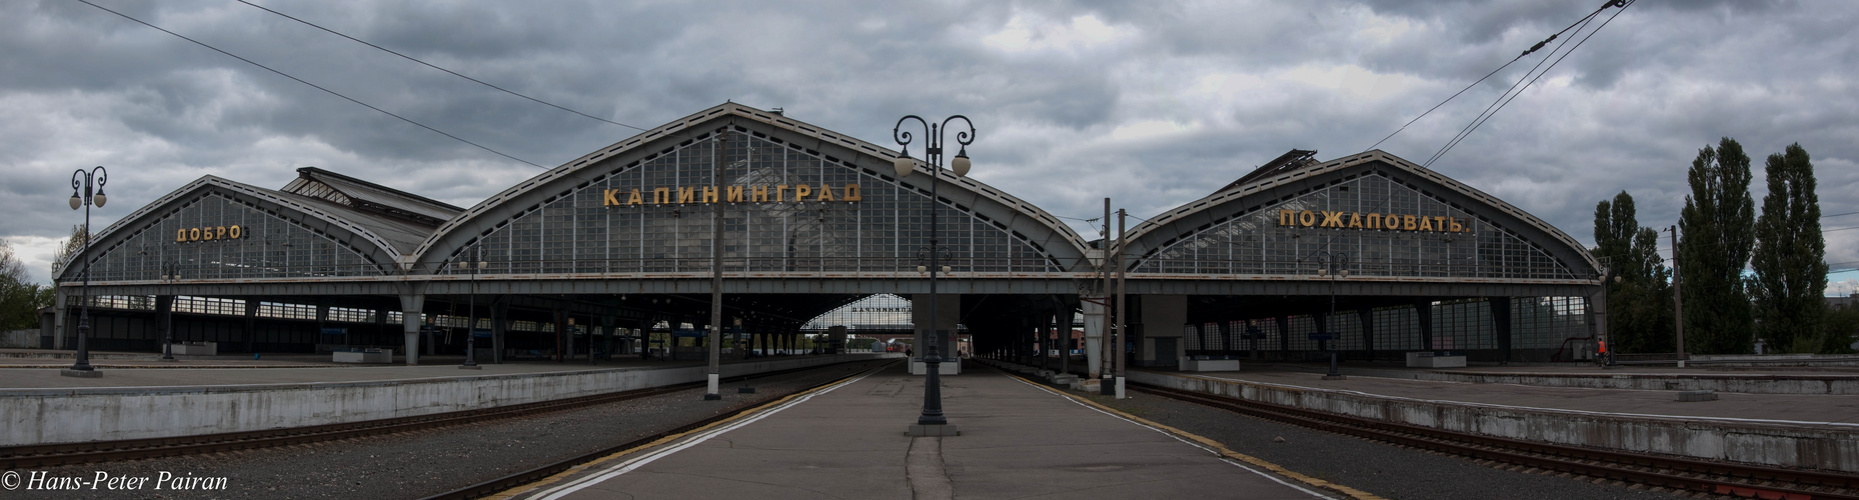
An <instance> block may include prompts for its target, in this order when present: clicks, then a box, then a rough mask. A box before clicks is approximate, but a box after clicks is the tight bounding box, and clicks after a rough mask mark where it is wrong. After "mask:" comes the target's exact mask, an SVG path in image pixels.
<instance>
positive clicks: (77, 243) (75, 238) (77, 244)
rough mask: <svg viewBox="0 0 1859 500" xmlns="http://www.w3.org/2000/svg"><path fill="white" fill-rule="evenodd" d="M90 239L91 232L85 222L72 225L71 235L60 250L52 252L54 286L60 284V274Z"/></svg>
mask: <svg viewBox="0 0 1859 500" xmlns="http://www.w3.org/2000/svg"><path fill="white" fill-rule="evenodd" d="M89 239H90V233H89V232H88V231H85V230H84V225H83V224H78V225H73V226H71V237H69V238H65V243H64V244H63V245H60V246H59V247H58V251H56V252H52V286H57V285H58V274H59V273H60V272H63V271H64V270H65V265H67V264H69V263H70V262H68V261H70V260H71V257H72V256H74V255H77V254H78V252H81V251H83V250H84V242H86V241H88V240H89Z"/></svg>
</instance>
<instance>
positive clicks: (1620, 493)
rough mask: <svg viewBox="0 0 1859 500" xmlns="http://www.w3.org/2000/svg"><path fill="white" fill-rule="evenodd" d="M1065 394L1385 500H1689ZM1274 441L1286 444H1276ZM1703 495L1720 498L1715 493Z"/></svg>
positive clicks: (1157, 399)
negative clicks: (1386, 499)
mask: <svg viewBox="0 0 1859 500" xmlns="http://www.w3.org/2000/svg"><path fill="white" fill-rule="evenodd" d="M1069 392H1070V394H1072V395H1077V396H1084V397H1087V398H1090V399H1091V400H1092V401H1096V402H1098V403H1102V404H1104V405H1105V406H1109V407H1112V408H1116V409H1118V410H1121V411H1124V412H1127V413H1130V414H1132V415H1136V416H1138V417H1142V418H1145V419H1148V420H1151V421H1154V422H1157V423H1161V424H1163V425H1167V426H1170V427H1174V428H1176V429H1181V430H1183V431H1187V432H1191V433H1194V434H1198V435H1200V436H1202V437H1206V438H1208V439H1212V440H1215V441H1218V442H1220V443H1221V444H1224V445H1225V446H1226V447H1227V449H1230V450H1233V451H1236V452H1239V453H1244V454H1247V455H1251V456H1254V457H1258V458H1260V459H1263V460H1265V461H1268V462H1272V463H1275V464H1278V465H1279V466H1282V467H1284V468H1286V469H1290V470H1292V471H1295V472H1298V473H1301V474H1304V475H1308V476H1311V477H1315V478H1318V479H1323V480H1326V481H1331V482H1335V483H1337V484H1342V485H1345V486H1349V487H1351V488H1355V489H1358V490H1362V491H1366V492H1369V493H1373V494H1375V495H1379V496H1382V497H1385V498H1391V499H1409V498H1467V499H1539V498H1540V499H1556V500H1586V499H1614V498H1640V499H1658V500H1670V499H1674V498H1688V497H1684V496H1680V495H1678V494H1676V493H1672V492H1663V491H1660V492H1655V491H1650V490H1646V489H1639V488H1642V487H1633V486H1630V485H1620V484H1618V483H1613V482H1612V481H1607V482H1604V484H1595V483H1591V482H1589V481H1591V480H1592V479H1591V478H1590V479H1588V480H1582V479H1575V478H1569V477H1558V476H1557V475H1554V474H1536V473H1526V472H1521V471H1512V470H1506V469H1504V468H1500V467H1499V466H1487V465H1480V464H1479V463H1476V462H1474V461H1472V460H1470V459H1466V458H1461V457H1457V456H1450V455H1444V454H1439V453H1434V452H1429V451H1424V450H1418V449H1413V448H1407V447H1402V446H1396V445H1392V444H1387V443H1383V442H1379V441H1369V440H1365V439H1360V438H1356V437H1352V436H1345V435H1341V434H1333V433H1329V432H1323V431H1317V430H1312V429H1307V428H1303V427H1298V426H1294V425H1289V424H1283V423H1279V422H1274V421H1269V420H1264V419H1260V418H1256V417H1250V416H1245V415H1239V414H1236V413H1232V412H1228V411H1225V410H1219V409H1215V408H1211V407H1207V406H1202V405H1198V404H1194V403H1188V402H1183V401H1178V400H1174V399H1168V398H1165V397H1162V396H1157V395H1153V394H1146V393H1139V392H1135V391H1131V392H1130V393H1129V395H1130V397H1129V398H1128V399H1123V400H1117V399H1115V398H1112V397H1108V396H1102V395H1097V394H1087V393H1084V392H1081V391H1069ZM1278 438H1283V439H1284V441H1283V442H1279V441H1278V440H1277V439H1278ZM1700 497H1701V498H1717V497H1716V496H1715V495H1700Z"/></svg>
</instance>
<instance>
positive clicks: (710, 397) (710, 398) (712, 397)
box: [704, 394, 723, 401]
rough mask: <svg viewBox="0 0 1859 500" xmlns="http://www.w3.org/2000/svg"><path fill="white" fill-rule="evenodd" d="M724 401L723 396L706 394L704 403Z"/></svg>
mask: <svg viewBox="0 0 1859 500" xmlns="http://www.w3.org/2000/svg"><path fill="white" fill-rule="evenodd" d="M722 399H723V395H722V394H705V395H704V401H721V400H722Z"/></svg>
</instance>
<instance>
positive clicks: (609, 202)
mask: <svg viewBox="0 0 1859 500" xmlns="http://www.w3.org/2000/svg"><path fill="white" fill-rule="evenodd" d="M619 192H620V190H618V189H602V190H600V206H603V207H611V206H614V205H618V204H620V200H619V199H618V198H614V197H613V195H615V194H619Z"/></svg>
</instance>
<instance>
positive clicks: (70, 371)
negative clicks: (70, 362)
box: [58, 368, 103, 378]
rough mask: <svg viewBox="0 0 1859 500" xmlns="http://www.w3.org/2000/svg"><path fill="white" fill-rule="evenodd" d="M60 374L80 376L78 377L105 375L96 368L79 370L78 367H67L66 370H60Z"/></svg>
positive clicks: (99, 376)
mask: <svg viewBox="0 0 1859 500" xmlns="http://www.w3.org/2000/svg"><path fill="white" fill-rule="evenodd" d="M58 374H59V375H64V376H66V377H78V378H102V377H103V372H102V371H98V370H95V369H92V370H77V369H71V368H66V369H64V370H60V371H59V372H58Z"/></svg>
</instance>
